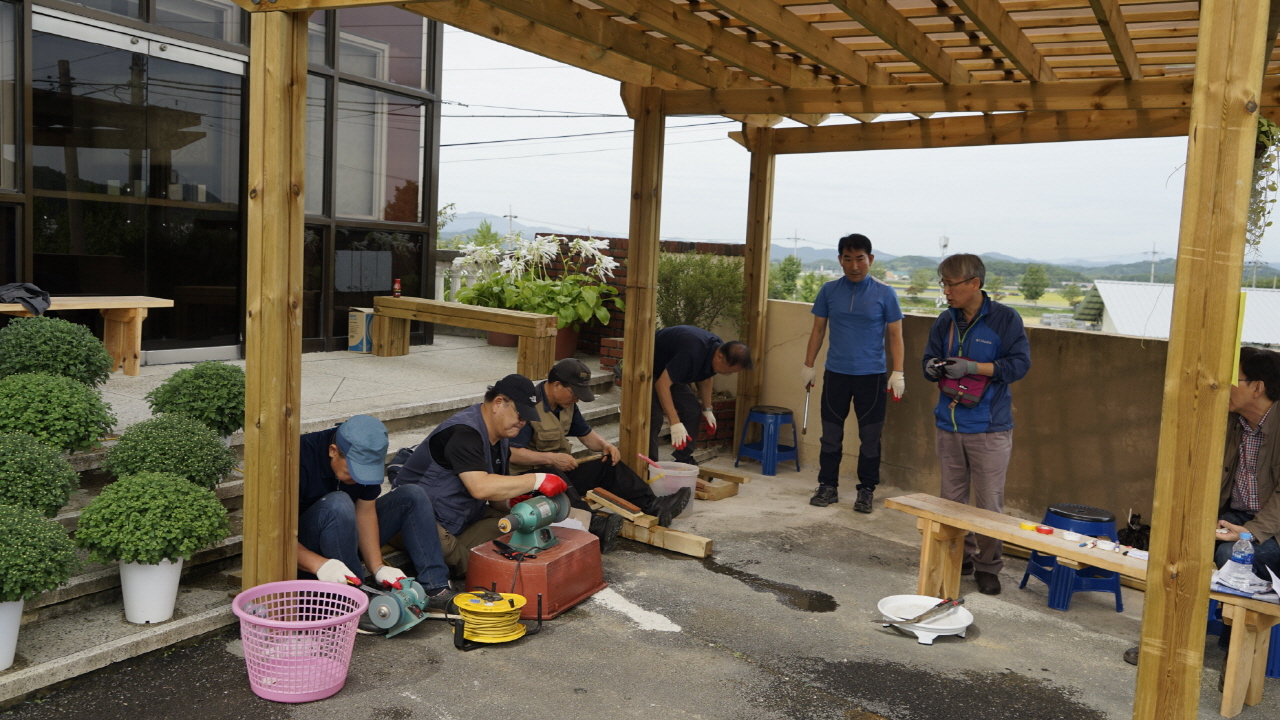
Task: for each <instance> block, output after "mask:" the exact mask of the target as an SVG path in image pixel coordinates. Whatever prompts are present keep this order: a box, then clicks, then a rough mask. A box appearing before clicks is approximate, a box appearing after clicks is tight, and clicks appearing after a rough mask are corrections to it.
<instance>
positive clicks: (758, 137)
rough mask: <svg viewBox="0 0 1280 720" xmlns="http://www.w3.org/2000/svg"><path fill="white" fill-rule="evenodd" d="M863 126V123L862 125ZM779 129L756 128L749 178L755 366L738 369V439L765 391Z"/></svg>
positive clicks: (749, 293)
mask: <svg viewBox="0 0 1280 720" xmlns="http://www.w3.org/2000/svg"><path fill="white" fill-rule="evenodd" d="M858 127H862V126H858ZM776 132H777V131H776V130H773V129H759V130H753V131H752V133H753V134H754V136H755V137H754V139H753V141H752V146H751V148H752V149H751V175H750V177H749V179H748V181H747V243H746V244H747V249H746V256H745V257H744V258H743V275H744V279H743V298H742V318H743V328H742V341H743V342H745V343H746V344H747V347H748V348H750V349H751V359H752V360H753V361H754V363H755V367H754V368H752V369H751V370H743V371H742V372H740V373H738V398H737V401H738V402H737V408H736V409H735V411H734V418H733V437H732V439H731V442H734V443H736V442H737V441H738V438H740V437H742V429H743V428H744V427H746V423H747V415H748V414H749V413H750V412H751V408H752V407H754V406H755V405H757V404H759V402H760V396H761V394H762V393H763V392H764V348H765V326H766V322H765V315H766V313H767V312H768V309H769V259H770V243H771V242H772V234H773V170H774V160H775V156H774V153H773V139H774V133H776Z"/></svg>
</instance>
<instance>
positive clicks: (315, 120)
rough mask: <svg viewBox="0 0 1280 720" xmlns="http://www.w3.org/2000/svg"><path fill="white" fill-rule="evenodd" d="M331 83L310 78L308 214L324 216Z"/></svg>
mask: <svg viewBox="0 0 1280 720" xmlns="http://www.w3.org/2000/svg"><path fill="white" fill-rule="evenodd" d="M328 88H329V83H328V81H326V80H325V79H324V78H322V77H316V76H315V75H308V76H307V178H306V180H307V182H306V185H305V187H304V188H303V194H304V196H305V197H304V200H305V206H306V213H307V214H308V215H323V214H324V171H325V165H326V164H327V162H326V161H327V158H326V157H325V153H324V141H325V138H327V137H328V135H329V133H328V132H327V130H328V128H327V127H326V125H325V122H324V118H325V100H326V99H327V96H328V94H329V93H328Z"/></svg>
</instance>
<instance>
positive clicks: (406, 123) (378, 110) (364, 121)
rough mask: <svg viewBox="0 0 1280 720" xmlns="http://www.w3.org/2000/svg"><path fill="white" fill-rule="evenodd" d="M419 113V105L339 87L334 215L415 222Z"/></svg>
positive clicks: (344, 85) (419, 170) (420, 137)
mask: <svg viewBox="0 0 1280 720" xmlns="http://www.w3.org/2000/svg"><path fill="white" fill-rule="evenodd" d="M424 112H425V105H424V103H423V102H422V101H421V100H414V99H411V98H407V97H402V96H399V95H392V94H391V93H385V92H382V91H380V90H373V89H371V88H366V87H361V86H358V85H352V84H350V83H340V84H339V90H338V142H337V145H336V147H335V152H336V153H337V160H338V171H337V177H336V178H335V180H336V185H337V189H336V193H335V197H334V201H335V203H336V205H337V207H336V209H335V213H336V214H338V215H340V216H344V217H355V218H367V219H373V220H393V221H399V222H418V221H419V220H421V208H420V205H421V194H422V191H421V187H420V185H419V181H420V178H421V177H422V154H423V151H422V143H423V140H424V136H423V128H424V124H423V120H424Z"/></svg>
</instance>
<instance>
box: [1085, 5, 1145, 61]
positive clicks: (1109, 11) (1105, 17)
mask: <svg viewBox="0 0 1280 720" xmlns="http://www.w3.org/2000/svg"><path fill="white" fill-rule="evenodd" d="M1089 5H1090V6H1091V7H1092V8H1093V14H1094V15H1096V16H1097V18H1098V28H1099V29H1100V30H1102V36H1103V37H1104V38H1106V40H1107V45H1108V46H1109V47H1110V48H1111V54H1112V55H1113V56H1114V57H1115V60H1116V65H1117V66H1118V67H1119V68H1120V74H1121V75H1123V76H1124V78H1125V79H1126V80H1141V79H1142V63H1141V62H1140V61H1139V59H1138V53H1137V51H1136V50H1135V49H1134V47H1133V38H1131V37H1129V26H1128V25H1127V24H1125V21H1124V14H1123V13H1121V12H1120V3H1119V2H1118V0H1089Z"/></svg>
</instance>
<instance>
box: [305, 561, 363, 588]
mask: <svg viewBox="0 0 1280 720" xmlns="http://www.w3.org/2000/svg"><path fill="white" fill-rule="evenodd" d="M316 577H318V578H320V579H321V580H323V581H325V582H331V583H341V584H344V585H355V586H356V587H360V578H358V577H356V574H355V573H353V572H351V569H350V568H348V567H347V566H346V565H343V564H342V561H341V560H337V559H330V560H325V561H324V564H323V565H321V566H320V569H319V570H316Z"/></svg>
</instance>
